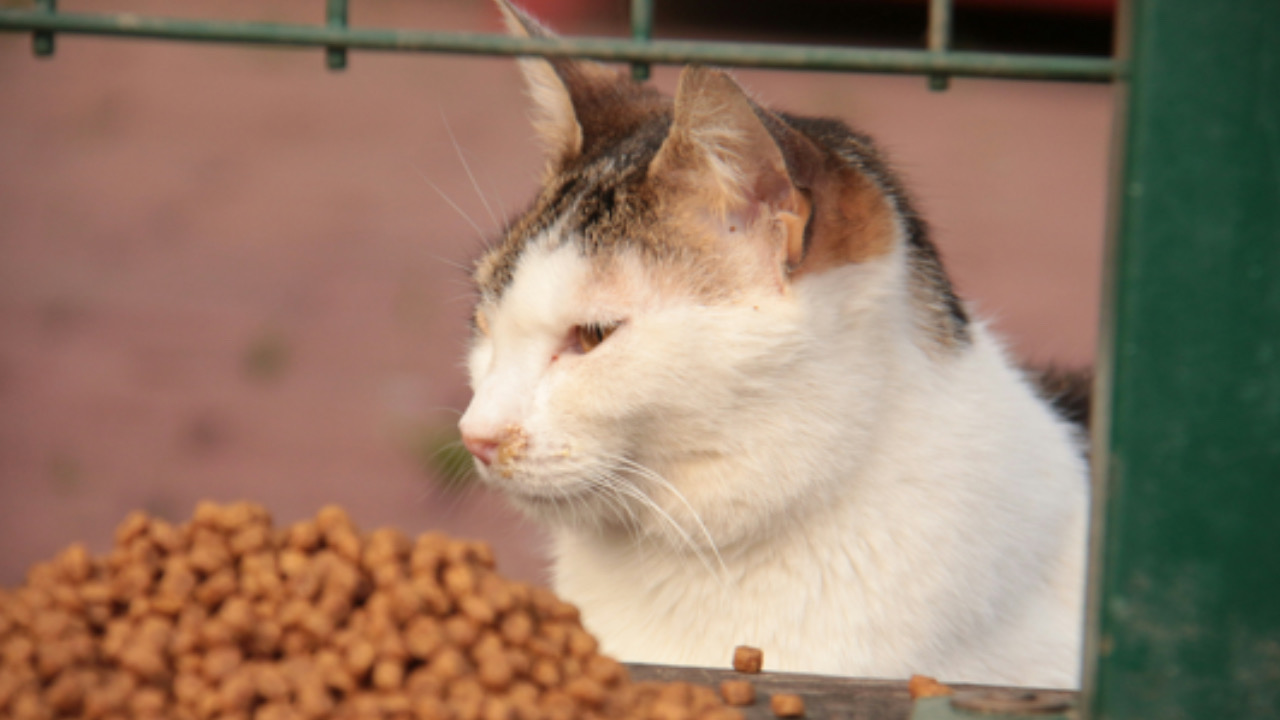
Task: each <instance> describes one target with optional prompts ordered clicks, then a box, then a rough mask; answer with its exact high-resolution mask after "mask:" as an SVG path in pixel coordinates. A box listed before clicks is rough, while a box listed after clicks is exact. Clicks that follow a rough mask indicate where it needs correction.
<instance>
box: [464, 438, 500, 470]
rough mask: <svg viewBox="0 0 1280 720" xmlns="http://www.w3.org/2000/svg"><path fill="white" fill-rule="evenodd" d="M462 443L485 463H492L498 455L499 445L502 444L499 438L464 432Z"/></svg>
mask: <svg viewBox="0 0 1280 720" xmlns="http://www.w3.org/2000/svg"><path fill="white" fill-rule="evenodd" d="M462 444H463V445H465V446H466V447H467V450H468V451H470V453H471V454H472V455H474V456H475V457H476V459H477V460H479V461H480V462H482V463H484V464H485V465H492V464H493V461H494V460H495V459H496V458H497V457H498V446H499V445H500V444H501V443H500V442H499V441H498V440H496V439H494V438H490V437H477V436H475V435H468V434H466V433H463V434H462Z"/></svg>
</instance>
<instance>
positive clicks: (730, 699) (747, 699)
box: [720, 680, 756, 706]
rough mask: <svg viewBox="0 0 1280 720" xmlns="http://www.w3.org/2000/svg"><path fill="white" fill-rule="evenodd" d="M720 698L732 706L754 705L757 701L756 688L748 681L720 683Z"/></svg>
mask: <svg viewBox="0 0 1280 720" xmlns="http://www.w3.org/2000/svg"><path fill="white" fill-rule="evenodd" d="M720 697H722V698H724V701H725V702H727V703H729V704H730V705H737V706H743V705H752V704H754V703H755V701H756V688H755V686H754V685H752V684H751V683H749V682H747V681H746V680H725V681H724V682H722V683H720Z"/></svg>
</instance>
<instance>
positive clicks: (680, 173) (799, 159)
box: [649, 66, 820, 268]
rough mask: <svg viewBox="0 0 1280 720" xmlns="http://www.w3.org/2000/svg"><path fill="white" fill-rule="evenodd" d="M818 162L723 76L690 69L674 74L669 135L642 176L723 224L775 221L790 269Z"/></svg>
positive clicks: (800, 248) (798, 251)
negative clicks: (659, 181)
mask: <svg viewBox="0 0 1280 720" xmlns="http://www.w3.org/2000/svg"><path fill="white" fill-rule="evenodd" d="M775 135H777V136H778V137H775ZM818 157H819V154H818V152H817V150H816V149H815V148H813V146H812V144H811V143H810V142H809V141H808V140H807V139H805V138H803V137H800V136H799V135H798V134H797V133H795V132H794V131H791V130H790V128H788V127H786V125H785V124H784V123H782V122H781V121H780V120H778V119H777V118H775V117H773V116H772V115H771V114H769V112H768V111H767V110H764V109H763V108H760V107H758V106H757V105H756V104H755V103H753V102H751V100H750V99H749V98H748V97H747V96H746V94H745V93H744V92H743V91H742V88H740V87H739V86H738V84H737V83H736V82H734V80H733V79H732V78H731V77H729V76H728V75H727V74H725V73H724V72H721V71H719V70H711V69H708V68H703V67H698V66H690V67H688V68H685V70H684V72H683V73H681V75H680V84H679V88H678V89H677V91H676V98H675V115H674V119H673V121H672V124H671V130H670V132H669V134H668V135H667V138H666V140H665V141H664V142H663V144H662V147H661V149H660V150H659V151H658V154H657V156H656V157H655V158H654V160H653V162H652V164H650V166H649V174H650V177H653V178H665V179H666V180H667V181H668V182H670V183H672V184H674V185H675V186H676V187H678V188H680V192H681V193H684V194H688V195H693V196H696V197H697V201H698V203H699V205H700V206H702V207H706V208H710V209H711V210H712V211H713V212H716V213H718V214H719V215H720V217H721V218H722V219H723V220H724V221H725V222H726V223H730V224H733V225H734V226H739V225H741V226H749V225H752V224H754V223H756V222H758V221H760V220H768V221H770V224H771V225H772V224H776V225H777V226H779V227H780V228H781V231H782V232H783V233H784V234H785V237H784V238H781V241H782V242H781V244H780V247H778V248H776V250H777V252H778V254H779V255H780V256H781V257H780V259H782V260H785V262H786V265H787V266H788V267H789V268H791V267H795V266H797V265H798V264H799V263H800V261H801V260H802V259H803V256H804V252H805V232H806V226H807V225H808V221H809V217H810V213H811V211H812V203H811V201H810V199H809V197H808V194H807V192H806V191H805V189H804V187H805V185H806V183H805V180H804V178H805V177H808V176H811V175H813V174H814V172H815V165H816V164H817V163H818V162H820V161H819V160H818V159H817V158H818Z"/></svg>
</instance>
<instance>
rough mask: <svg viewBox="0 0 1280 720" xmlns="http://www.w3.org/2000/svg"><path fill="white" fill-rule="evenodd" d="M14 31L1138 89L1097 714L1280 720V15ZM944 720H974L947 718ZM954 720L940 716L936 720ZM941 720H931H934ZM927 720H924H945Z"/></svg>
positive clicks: (1221, 9) (1114, 227) (944, 708)
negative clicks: (1006, 37) (1092, 23)
mask: <svg viewBox="0 0 1280 720" xmlns="http://www.w3.org/2000/svg"><path fill="white" fill-rule="evenodd" d="M33 2H34V6H33V8H32V9H27V10H12V9H10V10H0V30H9V31H24V32H32V33H33V35H34V51H35V53H36V54H37V55H39V56H49V55H51V54H52V53H53V52H54V36H55V34H57V33H75V34H90V35H104V36H124V37H137V38H155V39H168V40H188V41H208V42H227V43H253V44H263V45H287V46H304V47H323V48H325V57H326V62H327V65H328V67H329V68H330V69H334V70H338V69H342V68H344V67H346V65H347V52H348V51H349V50H352V49H357V50H383V51H415V52H416V51H421V52H453V53H481V54H495V55H546V56H575V57H587V58H595V59H598V60H606V61H618V62H630V63H632V74H633V77H635V78H636V79H637V80H642V79H644V78H647V77H648V74H649V69H650V65H651V64H653V63H670V64H681V63H690V62H696V63H705V64H712V65H724V66H753V67H769V68H784V69H798V70H799V69H803V70H843V71H863V72H884V73H912V74H921V75H926V76H928V78H929V83H930V87H933V88H935V89H945V88H946V87H947V85H948V82H949V78H950V77H952V76H971V77H993V78H1017V79H1040V80H1071V81H1084V82H1115V83H1117V85H1118V87H1119V89H1120V96H1121V102H1120V103H1119V110H1118V112H1117V123H1116V124H1117V129H1118V132H1117V135H1116V142H1115V147H1114V153H1115V167H1116V171H1117V175H1116V178H1115V181H1114V182H1113V207H1112V212H1111V216H1112V224H1111V231H1110V233H1109V237H1108V262H1107V266H1106V268H1105V283H1106V288H1107V290H1106V293H1107V297H1106V302H1104V304H1103V306H1104V310H1103V319H1102V320H1103V322H1102V333H1101V350H1100V352H1099V356H1098V378H1099V379H1098V384H1097V387H1096V388H1095V399H1096V406H1097V407H1096V410H1095V412H1094V417H1095V427H1094V477H1095V483H1096V490H1095V493H1094V498H1095V507H1094V514H1093V519H1094V521H1093V525H1092V527H1093V532H1094V542H1093V544H1092V552H1093V558H1092V562H1091V563H1090V570H1091V577H1090V609H1089V619H1088V628H1089V631H1088V636H1087V637H1086V653H1085V658H1086V660H1085V661H1086V668H1085V675H1084V677H1085V692H1084V698H1083V701H1082V702H1081V706H1080V707H1079V708H1078V709H1077V713H1078V714H1080V715H1084V716H1088V717H1094V718H1108V719H1121V718H1162V719H1166V720H1175V719H1179V718H1214V719H1216V718H1246V717H1248V718H1261V717H1280V522H1276V521H1275V520H1274V517H1273V516H1274V515H1275V513H1276V511H1277V509H1280V0H1220V1H1218V2H1204V0H1130V1H1129V2H1127V4H1126V3H1124V0H1122V8H1123V10H1122V13H1121V23H1120V29H1121V32H1120V34H1119V35H1120V45H1121V47H1120V50H1119V52H1118V57H1116V58H1079V57H1048V56H1030V55H1010V54H999V53H973V52H954V51H951V50H950V49H949V48H950V35H951V22H950V18H951V4H952V3H951V0H930V21H929V34H928V37H929V42H928V49H927V50H869V49H858V48H843V47H812V46H799V45H769V44H758V43H755V44H748V43H723V42H716V43H704V42H680V41H672V40H654V39H653V38H652V31H653V0H633V2H632V15H631V19H632V33H631V35H632V37H631V39H605V38H564V39H554V40H548V39H525V38H510V37H505V36H498V35H488V34H474V33H472V34H468V33H447V32H410V31H403V30H394V29H376V28H352V27H349V26H348V23H347V0H326V10H327V12H326V24H325V25H323V26H313V25H281V24H267V23H243V22H211V21H188V20H176V19H166V18H156V17H139V16H136V15H128V14H117V15H91V14H65V13H59V12H58V11H57V8H56V4H55V3H56V0H33ZM918 710H919V712H921V713H925V714H928V716H929V717H944V716H945V717H950V716H952V714H954V715H955V716H956V717H959V716H960V715H963V714H964V713H963V712H960V711H953V710H951V709H950V706H949V705H947V704H946V703H944V702H941V701H933V702H931V703H929V704H921V705H920V706H919V707H918ZM930 713H932V714H930ZM918 716H921V715H918ZM921 717H922V716H921Z"/></svg>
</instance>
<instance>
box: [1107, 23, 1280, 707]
mask: <svg viewBox="0 0 1280 720" xmlns="http://www.w3.org/2000/svg"><path fill="white" fill-rule="evenodd" d="M1121 31H1122V32H1121V38H1122V46H1121V53H1122V54H1124V55H1125V56H1127V57H1128V63H1129V67H1130V68H1131V69H1130V74H1129V76H1128V78H1127V79H1126V80H1125V81H1124V82H1122V83H1121V86H1120V87H1121V89H1122V102H1121V108H1120V112H1119V113H1118V115H1117V117H1118V120H1119V128H1118V130H1119V132H1118V133H1117V138H1118V139H1119V141H1118V143H1117V144H1118V150H1119V152H1117V154H1116V163H1115V165H1116V169H1117V171H1118V175H1117V178H1116V181H1115V183H1114V185H1113V191H1114V201H1113V212H1112V222H1113V227H1112V231H1111V237H1110V242H1109V244H1108V253H1109V258H1108V262H1107V272H1106V282H1107V290H1106V293H1107V297H1106V300H1105V302H1104V303H1103V307H1104V308H1108V311H1104V312H1105V315H1104V320H1105V325H1104V328H1103V332H1102V335H1101V337H1102V341H1103V346H1102V348H1101V349H1100V353H1099V357H1098V370H1099V373H1098V375H1099V385H1098V387H1097V388H1096V389H1095V392H1096V397H1097V398H1098V401H1099V402H1098V405H1099V407H1098V410H1097V412H1096V417H1097V418H1098V419H1099V421H1100V423H1099V426H1098V427H1095V429H1094V431H1095V433H1094V437H1095V438H1096V442H1095V450H1094V460H1095V472H1094V475H1095V477H1096V478H1098V479H1099V481H1100V482H1101V483H1102V484H1101V485H1100V487H1099V491H1098V492H1095V498H1096V502H1095V513H1094V518H1095V522H1094V528H1095V533H1096V536H1095V542H1094V544H1093V545H1094V557H1093V562H1092V563H1091V568H1092V572H1093V578H1092V582H1091V586H1092V598H1091V605H1092V606H1091V608H1090V623H1089V626H1090V635H1089V637H1088V652H1087V653H1086V658H1087V662H1088V663H1089V667H1088V668H1087V671H1086V675H1085V677H1086V682H1087V683H1088V685H1087V691H1088V692H1087V693H1086V694H1087V696H1088V703H1089V705H1088V708H1089V710H1090V711H1091V713H1092V715H1091V716H1092V717H1094V718H1108V719H1110V718H1161V719H1162V720H1180V719H1182V718H1275V717H1280V522H1277V521H1276V517H1275V516H1276V512H1277V510H1280V2H1277V1H1276V0H1231V1H1230V2H1203V0H1134V1H1133V2H1131V3H1130V4H1129V6H1128V8H1127V9H1126V14H1125V15H1124V16H1123V17H1122V23H1121Z"/></svg>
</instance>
